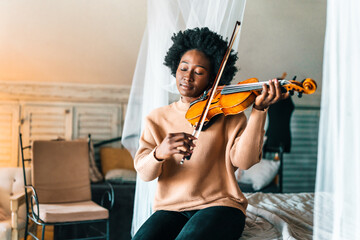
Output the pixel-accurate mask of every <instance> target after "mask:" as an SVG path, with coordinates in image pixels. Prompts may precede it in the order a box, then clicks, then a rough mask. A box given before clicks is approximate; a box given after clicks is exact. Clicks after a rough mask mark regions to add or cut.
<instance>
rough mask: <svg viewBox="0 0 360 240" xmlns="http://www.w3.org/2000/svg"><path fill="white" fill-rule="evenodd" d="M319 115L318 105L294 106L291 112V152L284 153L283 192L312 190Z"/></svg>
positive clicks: (314, 175) (313, 186) (314, 177)
mask: <svg viewBox="0 0 360 240" xmlns="http://www.w3.org/2000/svg"><path fill="white" fill-rule="evenodd" d="M319 116H320V108H319V107H296V108H295V110H294V112H293V115H292V118H291V134H292V138H291V141H292V144H291V152H290V153H286V154H284V169H283V191H284V192H313V191H314V188H315V179H316V165H317V147H318V129H319Z"/></svg>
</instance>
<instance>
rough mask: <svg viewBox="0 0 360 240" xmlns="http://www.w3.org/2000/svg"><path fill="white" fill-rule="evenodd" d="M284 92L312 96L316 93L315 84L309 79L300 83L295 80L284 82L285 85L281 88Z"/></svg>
mask: <svg viewBox="0 0 360 240" xmlns="http://www.w3.org/2000/svg"><path fill="white" fill-rule="evenodd" d="M282 87H283V88H285V89H286V91H288V92H290V93H293V92H294V91H296V92H298V93H300V96H301V94H302V93H305V94H313V93H314V92H315V91H316V88H317V85H316V82H315V81H314V80H313V79H311V78H306V79H304V80H303V81H302V82H298V81H295V80H286V83H285V84H284V85H283V86H282Z"/></svg>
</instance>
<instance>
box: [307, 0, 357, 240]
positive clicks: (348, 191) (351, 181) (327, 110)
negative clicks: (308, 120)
mask: <svg viewBox="0 0 360 240" xmlns="http://www.w3.org/2000/svg"><path fill="white" fill-rule="evenodd" d="M359 13H360V1H359V0H346V1H338V0H328V2H327V23H326V36H325V51H324V66H323V83H322V86H323V87H322V101H321V114H320V131H319V147H318V150H319V151H318V165H317V176H316V194H315V208H314V239H342V240H344V239H345V240H346V239H349V240H352V239H360V126H359V124H360V88H359V86H358V85H359V82H360V80H359V78H360V15H359Z"/></svg>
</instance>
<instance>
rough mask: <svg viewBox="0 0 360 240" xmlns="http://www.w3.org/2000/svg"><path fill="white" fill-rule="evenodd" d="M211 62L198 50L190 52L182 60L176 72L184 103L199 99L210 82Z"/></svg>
mask: <svg viewBox="0 0 360 240" xmlns="http://www.w3.org/2000/svg"><path fill="white" fill-rule="evenodd" d="M210 67H211V64H210V60H209V59H208V58H207V57H206V56H205V54H204V53H203V52H201V51H198V50H195V49H193V50H189V51H187V52H186V53H185V54H184V55H183V56H182V58H181V60H180V63H179V66H178V68H177V70H176V86H177V88H178V90H179V92H180V94H181V96H182V101H183V102H192V101H194V100H195V99H197V98H198V97H199V96H200V95H201V94H202V93H203V92H204V91H205V90H206V89H207V88H208V87H209V81H210V71H211V69H210Z"/></svg>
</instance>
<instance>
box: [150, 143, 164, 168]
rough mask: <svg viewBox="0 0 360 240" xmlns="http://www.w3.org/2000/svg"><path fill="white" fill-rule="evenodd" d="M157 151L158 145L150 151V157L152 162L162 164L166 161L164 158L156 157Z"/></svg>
mask: <svg viewBox="0 0 360 240" xmlns="http://www.w3.org/2000/svg"><path fill="white" fill-rule="evenodd" d="M155 151H156V147H155V148H154V149H153V150H152V151H151V152H150V154H149V155H148V157H149V158H150V160H151V162H155V163H158V164H160V165H161V164H162V163H163V162H164V159H158V158H156V157H155Z"/></svg>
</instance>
